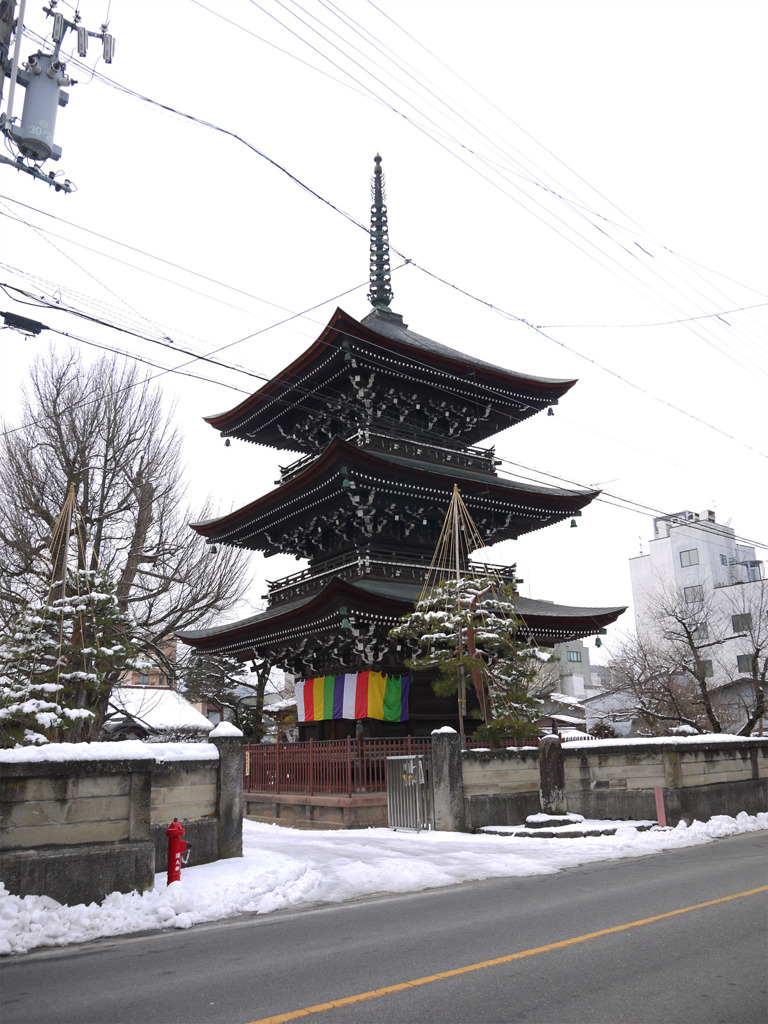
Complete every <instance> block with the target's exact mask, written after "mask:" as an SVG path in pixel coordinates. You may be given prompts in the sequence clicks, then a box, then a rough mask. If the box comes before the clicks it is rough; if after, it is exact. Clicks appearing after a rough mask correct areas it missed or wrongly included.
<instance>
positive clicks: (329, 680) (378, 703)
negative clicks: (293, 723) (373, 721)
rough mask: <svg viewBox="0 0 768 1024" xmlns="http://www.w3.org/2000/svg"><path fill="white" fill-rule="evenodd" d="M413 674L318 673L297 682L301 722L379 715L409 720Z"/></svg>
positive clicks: (380, 718)
mask: <svg viewBox="0 0 768 1024" xmlns="http://www.w3.org/2000/svg"><path fill="white" fill-rule="evenodd" d="M410 686H411V677H410V676H385V675H382V674H381V672H357V673H348V674H347V675H343V676H316V678H314V679H307V680H306V681H305V682H303V683H297V684H296V704H297V707H298V720H299V721H300V722H325V721H329V720H331V719H334V718H352V719H356V718H377V719H378V720H379V721H380V722H405V721H407V719H408V717H409V713H408V694H409V692H410Z"/></svg>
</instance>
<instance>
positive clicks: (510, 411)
mask: <svg viewBox="0 0 768 1024" xmlns="http://www.w3.org/2000/svg"><path fill="white" fill-rule="evenodd" d="M372 191H373V205H372V211H371V231H370V236H371V260H370V275H371V276H370V282H371V290H370V293H369V296H368V298H369V300H370V302H371V305H372V310H371V312H370V313H369V314H368V315H367V316H366V317H365V318H364V319H363V320H361V321H358V320H355V319H354V318H353V317H351V316H349V314H347V313H345V312H344V311H343V310H341V309H337V310H336V312H335V313H334V314H333V316H332V317H331V319H330V321H329V322H328V324H327V326H326V327H325V329H324V330H323V331H322V333H321V334H320V336H319V337H318V339H317V340H316V341H315V342H314V343H313V344H312V345H310V347H309V348H308V349H307V350H306V351H305V352H303V353H302V355H300V356H299V357H298V358H297V359H295V360H294V361H293V362H292V363H291V364H290V365H289V366H287V367H286V368H285V369H284V370H283V371H282V372H281V373H279V374H277V375H276V376H275V377H274V378H273V379H272V380H270V381H269V382H268V383H267V384H265V385H264V386H263V387H262V388H260V389H259V390H258V391H257V392H255V394H253V395H251V396H250V397H249V398H247V399H246V400H245V401H243V402H241V403H240V404H239V405H237V406H236V407H235V408H234V409H231V410H229V411H228V412H224V413H221V414H220V415H217V416H211V417H207V418H206V422H207V423H210V424H211V426H212V427H214V428H215V429H217V430H219V431H220V432H221V434H222V436H224V437H226V438H236V439H238V440H241V441H251V442H254V443H256V444H260V445H264V446H266V447H271V448H275V449H278V450H287V451H292V452H294V453H297V454H299V455H300V458H299V459H298V460H297V461H295V462H292V463H291V464H290V465H288V466H286V467H285V468H282V469H281V477H280V480H279V482H278V484H277V486H276V487H275V489H274V490H272V491H270V492H269V493H268V494H265V495H263V496H262V497H260V498H257V499H256V500H255V501H252V502H251V503H250V504H248V505H245V506H244V507H243V508H240V509H238V510H237V511H235V512H232V513H230V514H229V515H225V516H221V517H220V518H217V519H213V520H210V521H208V522H204V523H196V524H194V525H193V529H195V530H196V531H197V532H198V533H199V534H201V536H203V537H205V538H206V540H207V541H208V543H210V544H216V545H218V544H231V545H235V546H237V547H241V548H248V549H251V550H255V551H261V552H263V553H264V554H265V555H271V554H275V553H278V552H280V553H289V554H293V555H295V556H297V557H299V558H302V559H306V562H307V567H306V568H305V569H304V570H302V571H301V572H298V573H296V574H294V575H292V576H290V577H288V578H286V579H282V580H278V581H276V582H273V583H271V584H270V585H269V595H268V607H267V610H266V611H264V612H262V613H260V614H258V615H255V616H252V617H249V618H247V619H243V620H241V621H238V622H231V623H228V624H224V625H220V626H215V627H213V628H210V629H201V630H188V631H184V632H181V633H179V634H178V635H179V637H180V638H181V639H182V640H183V641H184V642H185V643H187V644H189V645H191V646H192V647H193V648H195V649H196V650H197V651H198V652H199V653H201V654H204V653H206V652H216V653H221V652H225V653H230V654H233V655H235V656H237V657H238V658H241V659H242V660H250V659H252V658H256V659H259V660H261V659H266V660H267V661H268V662H269V663H271V664H273V665H275V666H277V667H279V668H283V669H285V670H286V671H287V672H289V673H291V674H292V675H293V676H294V677H295V679H296V680H297V682H298V683H302V682H303V681H305V680H315V682H314V684H313V685H312V686H311V687H309V688H307V687H303V688H302V687H298V688H297V694H298V696H299V701H298V705H299V724H300V733H301V736H302V738H308V737H309V736H314V737H316V738H331V737H335V736H343V735H347V733H348V732H350V731H351V732H352V733H354V730H355V723H356V721H360V720H365V728H366V732H368V733H370V734H380V735H381V734H389V735H400V734H405V733H409V732H410V733H412V734H414V735H418V734H428V733H429V732H430V731H431V730H432V729H433V728H436V727H439V726H441V725H445V724H456V710H455V706H454V703H453V702H449V701H446V700H441V699H439V698H437V697H436V696H435V695H434V694H433V692H432V689H431V686H430V684H429V681H428V680H426V679H423V680H419V679H418V678H415V679H413V680H409V677H408V675H407V669H406V668H405V666H404V664H403V662H404V658H405V653H404V651H403V650H402V649H401V648H400V647H399V646H398V644H397V643H396V642H394V641H392V640H390V639H389V636H388V634H389V631H390V629H391V628H392V626H393V625H394V624H395V622H396V621H397V620H398V619H399V618H400V617H401V616H402V615H403V614H405V613H406V612H408V611H409V610H411V609H412V607H413V605H414V602H415V601H416V599H417V597H418V595H419V593H420V592H421V589H422V587H423V585H424V580H425V578H426V576H427V572H428V569H429V566H430V563H431V560H432V556H433V553H434V551H435V546H436V544H437V541H438V538H439V536H440V531H441V529H442V526H443V521H444V519H445V515H446V510H447V508H448V505H449V502H450V498H451V494H452V492H453V487H454V484H455V485H457V486H458V488H459V490H460V492H461V496H462V498H463V500H464V503H465V505H466V507H467V509H468V511H469V513H470V515H471V517H472V519H473V520H474V523H475V525H476V526H477V529H478V531H479V533H480V535H481V537H482V538H483V540H484V542H485V544H493V543H495V542H498V541H502V540H508V539H510V538H517V537H521V536H523V535H524V534H527V533H530V532H532V531H534V530H539V529H542V528H543V527H545V526H549V525H551V524H553V523H556V522H559V521H562V520H564V519H570V518H572V517H574V516H577V515H580V513H581V510H582V509H583V508H584V507H585V506H586V505H588V504H589V502H591V501H592V500H593V499H594V498H595V497H596V496H597V494H598V493H599V492H598V491H587V490H567V489H562V488H557V487H545V486H542V485H539V484H531V483H523V482H520V481H515V480H509V479H502V478H500V477H499V475H498V474H497V471H496V469H497V466H498V465H499V462H498V460H497V459H496V458H495V454H494V449H493V448H485V447H479V445H481V444H482V443H483V442H485V441H487V440H488V439H489V438H491V437H493V436H494V435H495V434H497V433H498V432H499V431H501V430H504V429H506V428H507V427H509V426H512V425H514V424H516V423H520V422H522V421H523V420H525V419H527V418H528V417H530V416H533V415H535V414H536V413H537V412H540V411H542V410H544V409H547V408H549V407H551V406H552V405H554V404H555V403H557V401H558V399H560V398H561V397H562V396H563V395H564V394H565V393H566V392H567V391H568V390H569V389H570V388H571V387H572V386H573V385H574V384H575V383H576V382H575V381H574V380H553V379H549V378H544V377H533V376H528V375H526V374H522V373H515V372H513V371H510V370H506V369H503V368H502V367H499V366H494V365H492V364H490V363H487V362H484V361H483V360H480V359H477V358H476V357H474V356H471V355H466V354H464V353H462V352H459V351H456V350H454V349H451V348H448V347H446V346H445V345H441V344H439V343H438V342H435V341H431V340H430V339H429V338H426V337H423V336H422V335H420V334H417V333H415V332H414V331H412V330H410V329H409V327H408V325H407V324H405V323H404V322H403V318H402V316H400V315H398V314H397V313H395V312H393V311H392V309H391V303H392V297H393V295H392V290H391V281H390V268H389V240H388V231H387V209H386V205H385V203H384V189H383V180H382V173H381V160H380V157H378V156H377V157H376V162H375V172H374V178H373V189H372ZM507 575H508V577H509V578H510V579H514V566H512V567H510V568H509V569H508V570H507ZM622 611H623V609H622V608H615V607H614V608H574V607H565V606H561V605H556V604H552V603H550V602H539V601H534V600H531V599H530V598H523V597H520V598H519V601H518V604H517V605H516V613H517V615H518V616H519V617H520V618H522V619H523V620H524V622H525V626H526V630H527V631H528V633H529V635H530V636H531V637H533V638H534V639H535V640H536V641H537V642H538V643H539V644H542V645H547V646H551V645H552V644H554V643H557V642H559V641H561V640H566V639H571V638H574V637H584V636H589V635H590V634H593V633H596V632H599V631H600V630H602V629H603V628H604V627H605V626H606V625H608V624H609V623H611V622H613V621H615V619H616V618H617V617H618V615H619V614H620V613H621V612H622Z"/></svg>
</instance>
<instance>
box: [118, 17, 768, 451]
mask: <svg viewBox="0 0 768 1024" xmlns="http://www.w3.org/2000/svg"><path fill="white" fill-rule="evenodd" d="M200 6H203V5H200ZM134 95H137V94H134ZM141 98H142V99H147V98H146V97H141ZM149 102H154V101H149ZM159 105H160V106H163V105H162V104H159ZM164 109H166V110H167V109H171V110H172V109H173V108H167V107H164ZM176 113H180V112H178V111H177V112H176ZM180 116H182V117H189V115H180ZM191 119H192V120H198V119H195V118H191ZM207 126H208V127H212V128H215V129H216V130H223V129H219V128H218V127H217V126H215V125H210V124H209V125H207ZM225 133H226V134H230V135H233V133H230V132H226V131H225ZM234 137H235V138H238V140H239V141H244V140H242V139H239V137H237V136H234ZM245 144H246V145H249V144H248V143H247V142H246V143H245ZM250 148H254V149H255V147H250ZM257 152H258V151H257ZM259 155H261V156H264V154H261V153H259ZM266 159H269V158H266ZM270 162H272V163H274V161H270ZM275 166H279V165H275ZM280 169H281V170H283V171H285V169H284V168H280ZM285 173H288V174H289V177H292V178H293V176H292V175H290V173H289V172H287V171H285ZM293 180H295V181H298V179H296V178H293ZM298 183H299V184H300V185H301V187H303V188H307V186H305V185H304V184H303V183H301V182H298ZM307 191H309V192H310V193H311V194H313V195H315V196H316V197H317V198H320V199H322V201H324V202H327V204H328V205H330V206H331V207H332V208H333V209H335V210H336V211H337V212H339V213H341V214H342V215H343V216H346V217H347V219H351V218H349V215H347V214H345V213H344V212H343V211H341V210H339V209H338V208H337V207H335V206H334V205H333V204H331V203H329V202H328V201H327V200H325V199H323V197H320V196H318V195H317V193H315V192H314V191H313V190H311V189H308V188H307ZM353 223H355V224H356V226H358V227H363V226H362V225H360V224H358V223H357V222H356V221H354V220H353ZM363 230H367V228H364V227H363ZM400 255H402V254H400ZM409 262H411V263H413V261H412V260H410V261H409ZM413 265H414V266H417V269H420V270H422V272H426V273H429V272H428V271H425V269H424V268H422V267H420V266H418V265H417V264H415V263H413ZM431 276H436V275H431ZM437 279H438V280H441V281H442V283H444V284H447V285H448V286H449V287H452V288H455V287H456V286H454V285H451V284H450V283H449V282H447V281H445V280H444V279H442V278H437ZM459 290H460V291H461V289H459ZM464 294H467V295H468V296H469V297H471V298H473V299H475V301H481V302H482V301H483V300H478V299H477V297H476V296H473V295H471V293H469V292H464ZM483 304H484V305H488V306H489V307H490V308H492V309H494V310H495V311H496V312H499V313H501V314H502V315H504V316H506V317H508V318H511V319H515V320H517V321H518V322H521V323H525V324H526V325H527V326H529V327H530V328H531V329H533V330H538V331H539V332H540V333H542V332H541V329H540V328H536V327H535V326H534V325H532V324H528V323H527V321H525V320H524V319H523V318H521V317H517V316H515V315H514V314H510V313H508V312H505V311H503V310H501V309H499V308H498V307H495V306H493V305H492V304H490V303H485V302H483ZM315 308H317V307H315ZM251 336H253V335H251ZM545 336H546V335H545ZM549 340H550V341H554V342H555V343H556V344H561V343H560V342H558V341H556V340H555V339H552V338H549ZM236 343H237V342H233V343H232V344H236ZM224 347H228V346H224ZM562 347H565V348H568V346H566V345H563V346H562ZM217 351H221V349H219V350H217ZM571 351H573V350H571ZM575 354H576V355H579V356H580V357H581V358H584V357H583V356H581V353H578V352H577V353H575ZM196 358H197V357H196ZM590 361H591V362H593V363H594V365H596V366H598V367H599V368H601V369H604V370H605V367H603V366H601V364H599V363H597V362H596V361H594V360H590ZM183 365H187V364H183ZM165 372H169V371H165ZM617 376H618V377H619V379H622V380H624V378H622V377H621V376H620V375H617ZM625 383H629V382H627V381H626V380H625ZM641 390H642V389H641ZM646 393H647V392H646ZM650 397H654V398H655V396H650ZM665 404H669V403H665ZM671 408H673V409H675V411H677V412H683V414H684V415H690V414H687V413H685V412H684V410H680V409H678V408H677V407H674V406H671ZM692 418H694V419H697V418H696V417H692ZM699 422H702V423H704V425H705V426H709V427H710V428H712V425H711V424H707V423H705V421H699ZM712 429H717V428H712ZM725 436H726V437H729V438H730V439H731V440H736V439H735V438H732V436H731V435H728V434H725ZM747 447H749V446H747ZM753 450H754V449H753ZM758 454H762V453H758Z"/></svg>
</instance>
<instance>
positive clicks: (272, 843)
mask: <svg viewBox="0 0 768 1024" xmlns="http://www.w3.org/2000/svg"><path fill="white" fill-rule="evenodd" d="M763 829H768V814H758V815H756V816H750V815H748V814H745V813H742V814H739V815H738V816H737V817H736V818H730V817H726V816H718V817H715V818H712V819H711V820H710V821H708V822H705V823H702V822H698V821H697V822H694V823H693V824H692V825H691V826H690V827H687V826H686V825H685V824H684V823H680V824H679V825H678V826H677V827H676V828H674V829H658V828H654V829H652V830H651V831H647V832H638V831H637V830H636V829H635V828H633V827H632V826H631V825H629V824H627V823H624V824H621V825H620V827H619V828H618V831H617V832H616V834H615V835H612V836H600V837H595V838H579V839H564V838H560V839H527V838H525V839H520V838H513V837H507V836H497V835H466V834H464V833H455V832H421V833H418V834H417V833H411V832H393V831H390V830H389V829H383V828H380V829H368V830H365V831H328V832H303V831H299V830H296V829H287V828H281V827H279V826H277V825H260V824H256V823H255V822H250V821H245V822H244V823H243V853H244V855H243V857H242V858H237V859H233V860H225V861H218V862H217V863H215V864H204V865H201V866H200V867H196V868H185V869H184V870H183V871H182V880H181V882H175V883H174V884H173V885H171V886H170V887H166V876H165V873H162V874H158V875H157V876H156V878H155V888H154V890H153V891H151V892H146V893H143V894H139V893H136V892H133V893H127V894H123V893H112V894H111V895H110V896H107V898H106V899H105V900H104V901H103V902H102V903H101V904H98V905H97V904H96V903H91V904H89V905H88V906H85V905H84V904H80V905H78V906H72V907H70V906H63V905H61V904H59V903H57V902H56V901H55V900H52V899H50V898H48V897H46V896H25V897H23V898H21V897H18V896H12V895H10V894H9V893H8V892H7V890H6V889H5V887H4V886H2V885H1V884H0V954H9V953H24V952H27V951H28V950H31V949H34V948H36V947H40V946H64V945H67V944H69V943H73V942H85V941H87V940H89V939H97V938H103V937H106V936H111V935H124V934H128V933H131V932H138V931H145V930H147V929H153V928H189V927H191V926H192V925H194V924H199V923H200V922H202V921H216V920H220V919H222V918H226V917H235V916H236V915H238V914H244V913H257V914H268V913H270V912H272V911H274V910H282V909H285V908H287V907H298V906H302V905H308V904H313V903H324V902H325V903H340V902H342V901H343V900H349V899H355V898H359V897H363V896H371V895H374V894H377V893H404V892H418V891H421V890H423V889H432V888H437V887H440V886H446V885H456V884H458V883H461V882H468V881H477V880H480V879H485V878H510V877H522V876H527V875H539V874H550V873H554V872H556V871H561V870H563V869H564V868H569V867H575V866H577V865H580V864H590V863H595V862H597V861H606V860H612V859H618V858H624V857H643V856H647V855H649V854H652V853H658V852H660V851H661V850H671V849H675V848H678V847H683V846H693V845H696V844H698V843H708V842H711V841H713V840H715V839H719V838H722V837H725V836H732V835H738V834H739V833H743V832H754V831H759V830H763Z"/></svg>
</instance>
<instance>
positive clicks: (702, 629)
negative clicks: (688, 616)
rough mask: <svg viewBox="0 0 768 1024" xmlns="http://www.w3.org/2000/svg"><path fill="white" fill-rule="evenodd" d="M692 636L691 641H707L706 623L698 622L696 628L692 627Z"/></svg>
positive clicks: (707, 627) (707, 628) (707, 630)
mask: <svg viewBox="0 0 768 1024" xmlns="http://www.w3.org/2000/svg"><path fill="white" fill-rule="evenodd" d="M692 636H693V639H694V640H696V641H699V640H708V639H709V626H708V625H707V623H706V622H700V623H699V624H698V626H694V628H693V630H692Z"/></svg>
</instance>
